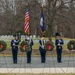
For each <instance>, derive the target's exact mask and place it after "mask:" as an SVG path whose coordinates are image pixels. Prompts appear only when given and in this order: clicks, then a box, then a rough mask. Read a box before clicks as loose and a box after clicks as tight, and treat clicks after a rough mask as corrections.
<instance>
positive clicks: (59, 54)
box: [55, 33, 64, 63]
mask: <svg viewBox="0 0 75 75" xmlns="http://www.w3.org/2000/svg"><path fill="white" fill-rule="evenodd" d="M63 44H64V42H63V40H62V39H61V35H60V34H59V33H56V40H55V45H56V53H57V62H58V63H61V57H62V45H63Z"/></svg>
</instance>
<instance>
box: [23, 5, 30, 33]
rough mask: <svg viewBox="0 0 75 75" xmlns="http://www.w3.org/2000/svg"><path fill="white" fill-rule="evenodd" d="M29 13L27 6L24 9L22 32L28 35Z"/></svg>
mask: <svg viewBox="0 0 75 75" xmlns="http://www.w3.org/2000/svg"><path fill="white" fill-rule="evenodd" d="M29 19H30V18H29V12H28V6H27V7H26V13H25V23H24V32H25V33H29Z"/></svg>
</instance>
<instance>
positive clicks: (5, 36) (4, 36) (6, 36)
mask: <svg viewBox="0 0 75 75" xmlns="http://www.w3.org/2000/svg"><path fill="white" fill-rule="evenodd" d="M25 37H27V36H25V35H21V38H25ZM30 37H31V38H36V35H33V36H32V35H31V36H30ZM0 38H13V35H2V36H0Z"/></svg>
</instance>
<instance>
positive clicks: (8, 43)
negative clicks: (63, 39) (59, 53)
mask: <svg viewBox="0 0 75 75" xmlns="http://www.w3.org/2000/svg"><path fill="white" fill-rule="evenodd" d="M6 43H7V49H8V48H11V45H10V42H6ZM33 49H39V43H34V45H33ZM63 49H64V50H65V49H67V44H64V45H63Z"/></svg>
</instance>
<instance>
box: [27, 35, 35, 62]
mask: <svg viewBox="0 0 75 75" xmlns="http://www.w3.org/2000/svg"><path fill="white" fill-rule="evenodd" d="M26 41H27V42H28V43H29V45H30V51H28V52H27V53H26V55H27V63H31V54H32V46H33V45H34V43H33V40H32V39H31V38H30V34H29V35H28V38H27V39H26Z"/></svg>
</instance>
